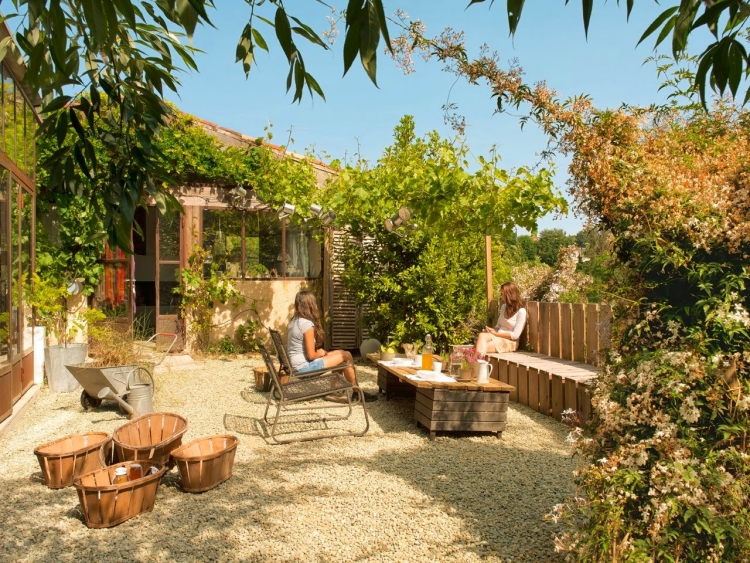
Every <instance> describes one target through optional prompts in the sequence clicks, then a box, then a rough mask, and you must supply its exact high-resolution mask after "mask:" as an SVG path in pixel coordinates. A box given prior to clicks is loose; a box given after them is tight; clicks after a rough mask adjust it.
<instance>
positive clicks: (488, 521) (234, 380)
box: [0, 358, 575, 562]
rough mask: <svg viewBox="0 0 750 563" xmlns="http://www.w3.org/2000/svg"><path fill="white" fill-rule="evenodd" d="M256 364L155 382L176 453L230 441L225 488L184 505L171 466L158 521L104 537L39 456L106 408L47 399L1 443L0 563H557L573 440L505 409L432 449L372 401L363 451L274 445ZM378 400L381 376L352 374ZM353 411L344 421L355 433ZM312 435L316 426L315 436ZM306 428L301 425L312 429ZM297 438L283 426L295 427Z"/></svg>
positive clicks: (227, 365) (198, 369)
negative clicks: (221, 437)
mask: <svg viewBox="0 0 750 563" xmlns="http://www.w3.org/2000/svg"><path fill="white" fill-rule="evenodd" d="M260 363H261V362H260V359H259V358H257V359H256V358H249V359H248V358H242V359H236V360H206V361H201V362H198V363H197V365H195V366H193V367H192V369H180V370H173V371H168V372H165V373H160V374H157V392H156V398H155V407H156V408H157V409H158V410H164V411H170V412H175V413H179V414H181V415H183V416H185V417H186V418H187V419H188V430H187V433H186V434H185V436H184V438H183V443H186V442H188V441H190V440H192V439H195V438H198V437H201V436H207V435H211V434H226V433H230V434H234V435H236V436H238V437H239V440H240V445H239V447H238V449H237V454H236V458H235V463H234V472H233V476H232V478H231V479H230V480H228V481H227V482H225V483H223V484H222V485H220V486H219V487H217V488H215V489H213V490H211V491H208V492H206V493H203V494H199V495H193V494H188V493H184V492H182V491H181V490H180V488H179V474H178V472H177V470H176V469H173V470H172V471H171V472H170V473H168V474H167V475H166V476H165V477H164V479H163V480H162V483H161V486H160V487H159V491H158V493H157V496H156V504H155V507H154V510H153V511H152V512H150V513H147V514H144V515H142V516H140V517H137V518H133V519H131V520H128V521H126V522H124V523H123V524H120V525H119V526H116V527H114V528H109V529H103V530H94V529H89V528H87V527H86V525H85V524H84V523H83V519H82V514H81V510H80V507H79V503H78V496H77V494H76V491H75V489H74V488H73V487H70V488H66V489H60V490H52V489H48V488H47V487H45V486H44V484H43V481H42V476H41V472H40V470H39V465H38V463H37V461H36V457H35V456H34V454H33V450H34V448H35V447H36V446H37V445H40V444H43V443H47V442H50V441H52V440H54V439H56V438H59V437H62V436H64V435H67V434H72V433H82V432H90V431H105V432H110V433H111V432H112V431H113V430H115V429H116V428H117V427H118V426H120V425H122V424H124V423H125V422H127V419H126V418H125V417H124V416H123V415H121V414H119V413H118V410H117V407H116V406H115V404H114V403H111V402H105V403H104V404H103V405H102V406H101V407H100V408H98V409H95V410H93V411H90V412H84V411H82V409H81V406H80V404H79V397H80V394H79V392H74V393H69V394H57V393H53V392H51V391H49V389H47V388H44V389H42V390H41V391H40V393H39V396H38V397H37V399H36V401H35V402H34V404H32V405H31V407H30V408H29V409H28V410H27V411H26V412H25V413H24V415H23V416H22V418H21V419H20V420H19V421H18V423H17V424H16V425H15V426H14V427H13V428H12V429H11V430H10V431H9V432H6V433H5V434H4V435H3V436H1V437H0V482H2V486H0V505H1V506H3V511H2V517H1V518H0V522H1V524H0V550H1V551H0V553H2V555H0V559H2V560H5V561H71V562H72V561H97V562H99V561H142V562H152V561H258V562H266V561H284V562H329V561H368V562H370V561H372V562H375V561H379V562H391V561H392V562H404V561H415V562H417V561H424V562H434V561H514V562H522V561H529V562H536V561H559V560H561V559H560V558H559V556H557V555H556V554H555V553H554V549H553V535H554V533H555V532H556V531H559V529H558V528H557V527H556V526H555V525H554V524H552V523H551V522H548V521H545V520H544V519H543V516H544V514H546V513H547V512H548V511H549V510H550V508H551V507H552V506H553V505H554V504H556V503H558V502H561V501H562V500H563V499H565V498H566V497H568V496H570V495H571V494H572V493H573V491H574V484H573V479H572V471H573V470H574V468H575V461H574V460H573V459H572V458H571V453H572V452H571V450H570V448H569V447H568V445H567V444H566V442H565V437H566V435H567V429H566V428H565V427H564V426H563V425H561V424H560V423H558V422H555V421H554V420H552V419H550V418H547V417H544V416H541V415H539V414H538V413H535V412H533V411H531V410H530V409H527V408H525V407H522V406H518V405H515V404H511V407H510V409H509V412H508V428H507V430H506V431H505V432H504V433H503V437H502V439H500V440H498V439H496V438H495V437H494V436H491V435H451V434H448V435H441V434H438V437H437V439H436V440H435V441H434V442H430V441H429V440H428V436H427V432H426V431H425V430H424V428H421V427H420V428H417V427H416V426H415V424H414V422H413V421H412V411H413V400H409V399H398V398H396V399H391V400H389V401H385V400H383V399H382V397H381V399H380V400H378V401H377V402H374V403H368V411H369V414H370V430H369V432H368V433H367V434H366V435H365V436H364V437H360V438H351V437H345V438H335V439H329V440H319V441H316V442H301V443H296V444H291V445H283V446H271V445H269V444H268V443H267V442H266V440H265V436H266V428H265V425H264V424H263V423H262V421H261V419H262V415H263V410H264V407H265V400H266V394H264V393H259V392H257V391H255V385H254V378H253V373H252V369H251V367H252V366H255V365H260ZM359 378H360V381H361V383H362V386H363V387H364V388H365V389H367V390H369V391H375V390H377V385H376V383H375V381H376V374H375V370H374V369H372V368H371V367H369V366H361V367H360V368H359ZM361 413H362V409H361V408H359V409H357V412H356V415H355V416H353V417H352V419H350V421H349V422H348V423H346V424H348V425H349V426H351V427H356V426H357V425H361V424H363V423H364V419H363V417H362V415H361ZM311 426H312V427H314V426H316V425H315V424H313V425H311ZM308 427H310V426H308ZM289 429H293V428H291V427H290V428H289Z"/></svg>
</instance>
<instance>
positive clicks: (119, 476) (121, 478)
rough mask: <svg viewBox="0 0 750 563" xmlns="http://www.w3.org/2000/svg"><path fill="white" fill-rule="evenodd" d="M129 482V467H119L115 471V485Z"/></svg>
mask: <svg viewBox="0 0 750 563" xmlns="http://www.w3.org/2000/svg"><path fill="white" fill-rule="evenodd" d="M127 482H128V469H127V467H118V468H117V469H115V479H114V481H112V484H113V485H119V484H120V483H127Z"/></svg>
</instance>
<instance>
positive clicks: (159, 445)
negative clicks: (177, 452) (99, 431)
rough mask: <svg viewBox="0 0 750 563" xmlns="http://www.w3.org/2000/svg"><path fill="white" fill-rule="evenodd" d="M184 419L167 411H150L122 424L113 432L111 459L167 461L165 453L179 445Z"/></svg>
mask: <svg viewBox="0 0 750 563" xmlns="http://www.w3.org/2000/svg"><path fill="white" fill-rule="evenodd" d="M186 430H187V419H186V418H185V417H182V416H180V415H179V414H172V413H169V412H152V413H149V414H144V415H143V416H139V417H138V418H134V419H133V420H131V421H130V422H128V423H127V424H123V425H122V426H120V427H119V428H118V429H117V430H115V432H114V434H112V439H113V440H114V442H115V459H116V460H117V461H118V462H121V461H136V460H138V461H140V460H146V461H153V462H155V463H158V464H160V465H167V464H169V461H170V460H169V454H170V453H171V452H172V450H174V449H176V448H179V447H180V444H182V435H183V434H184V433H185V431H186Z"/></svg>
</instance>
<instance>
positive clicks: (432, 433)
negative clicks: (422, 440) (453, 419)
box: [430, 430, 437, 442]
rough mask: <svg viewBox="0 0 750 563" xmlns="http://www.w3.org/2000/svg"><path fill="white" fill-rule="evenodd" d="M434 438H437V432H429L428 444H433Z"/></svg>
mask: <svg viewBox="0 0 750 563" xmlns="http://www.w3.org/2000/svg"><path fill="white" fill-rule="evenodd" d="M435 436H437V432H435V431H434V430H431V431H430V442H434V441H435Z"/></svg>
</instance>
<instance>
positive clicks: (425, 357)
mask: <svg viewBox="0 0 750 563" xmlns="http://www.w3.org/2000/svg"><path fill="white" fill-rule="evenodd" d="M422 369H424V370H427V371H432V337H431V336H430V335H429V334H428V335H427V336H425V337H424V346H422Z"/></svg>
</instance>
